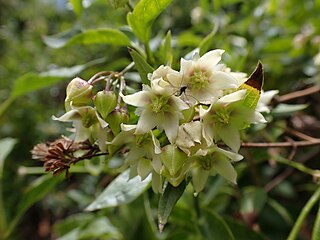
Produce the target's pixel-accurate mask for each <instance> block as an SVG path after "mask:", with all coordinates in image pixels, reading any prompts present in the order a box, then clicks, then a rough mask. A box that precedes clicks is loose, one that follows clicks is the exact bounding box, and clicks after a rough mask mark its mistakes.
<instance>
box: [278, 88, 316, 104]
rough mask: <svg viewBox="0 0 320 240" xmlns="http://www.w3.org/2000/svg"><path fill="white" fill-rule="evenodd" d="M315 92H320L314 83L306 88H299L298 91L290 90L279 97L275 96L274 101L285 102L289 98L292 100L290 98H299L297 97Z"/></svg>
mask: <svg viewBox="0 0 320 240" xmlns="http://www.w3.org/2000/svg"><path fill="white" fill-rule="evenodd" d="M317 92H320V86H318V85H314V86H312V87H309V88H307V89H303V90H300V91H295V92H292V93H288V94H285V95H282V96H279V97H277V98H276V101H277V102H278V103H280V102H287V101H289V100H292V99H295V98H299V97H304V96H308V95H311V94H314V93H317Z"/></svg>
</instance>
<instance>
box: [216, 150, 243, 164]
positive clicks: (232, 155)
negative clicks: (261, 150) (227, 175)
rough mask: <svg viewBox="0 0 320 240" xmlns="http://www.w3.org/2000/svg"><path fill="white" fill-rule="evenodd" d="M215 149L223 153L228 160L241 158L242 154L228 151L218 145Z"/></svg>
mask: <svg viewBox="0 0 320 240" xmlns="http://www.w3.org/2000/svg"><path fill="white" fill-rule="evenodd" d="M216 151H217V152H220V153H222V154H224V155H225V156H226V157H227V158H229V159H230V160H232V161H235V162H237V161H240V160H242V159H243V156H242V155H240V154H238V153H235V152H230V151H227V150H224V149H222V148H219V147H216Z"/></svg>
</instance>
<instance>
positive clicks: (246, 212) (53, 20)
mask: <svg viewBox="0 0 320 240" xmlns="http://www.w3.org/2000/svg"><path fill="white" fill-rule="evenodd" d="M81 2H82V4H80V3H81ZM122 2H123V3H124V4H123V3H122ZM137 2H138V1H131V3H130V5H131V6H136V4H137ZM145 2H148V1H145ZM149 2H150V4H151V2H152V1H149ZM159 2H161V3H163V9H164V11H163V12H162V13H161V15H160V16H159V17H158V18H157V19H156V21H155V22H154V23H153V25H152V27H149V24H150V23H151V22H150V21H151V20H152V18H153V17H156V16H151V17H150V19H151V20H150V19H145V22H146V26H145V27H146V28H145V29H146V31H144V32H139V31H134V34H133V33H132V32H131V31H130V29H129V28H128V26H127V14H128V12H130V11H131V10H130V9H129V6H128V5H127V4H126V1H120V0H119V1H116V0H111V1H105V0H103V1H102V0H91V1H90V0H87V1H77V0H74V1H69V2H66V1H63V0H56V1H46V0H29V1H19V0H13V1H7V2H3V1H2V2H1V3H0V24H1V28H0V76H1V81H0V102H1V103H2V104H1V105H0V136H1V139H2V140H1V141H0V163H1V164H0V184H1V188H0V190H1V191H0V192H1V193H0V194H2V197H0V201H2V202H0V208H1V209H0V212H2V213H4V214H1V215H2V216H1V219H0V226H1V227H0V235H1V236H4V235H5V234H6V233H8V231H9V232H11V233H10V239H24V236H28V238H29V239H50V238H52V239H55V238H57V237H61V238H62V239H136V238H138V237H139V239H202V238H204V239H213V238H214V239H285V238H286V237H287V236H288V234H289V233H290V231H291V230H292V228H293V225H294V223H295V222H296V219H297V218H298V216H299V214H300V212H301V211H302V209H304V207H305V206H306V203H307V201H308V200H309V199H310V197H311V196H312V195H313V194H314V196H315V197H317V196H318V195H319V193H318V192H319V190H318V192H317V191H316V187H317V184H315V182H314V179H313V176H312V175H315V174H316V172H314V171H311V169H319V162H318V159H319V147H317V146H316V147H308V148H298V149H294V148H293V149H290V148H288V149H285V148H277V149H274V148H269V149H268V148H263V149H260V148H259V149H253V148H248V149H243V150H242V152H241V153H242V154H243V155H244V156H245V160H244V161H242V162H240V163H238V164H237V165H236V169H237V172H238V174H239V178H238V186H230V185H229V184H228V183H226V182H225V181H224V180H223V179H222V178H220V177H212V178H211V179H210V182H209V183H208V184H207V187H206V189H205V191H204V192H203V193H201V194H200V195H199V197H198V198H196V200H195V198H194V197H193V194H192V189H189V188H187V189H186V192H185V193H184V195H183V197H182V198H181V199H180V200H179V201H178V203H177V206H176V208H175V209H174V210H173V213H172V215H171V216H170V218H169V224H168V226H167V227H166V229H165V231H164V233H163V234H159V233H158V231H157V226H156V222H155V219H156V215H157V212H156V208H157V204H158V197H159V196H157V195H154V194H152V192H149V191H147V192H145V193H144V194H143V195H141V196H140V197H139V198H137V199H136V200H134V201H133V202H131V203H129V204H127V205H121V206H117V207H112V208H107V209H103V210H101V211H97V212H83V210H84V209H85V208H86V207H87V206H88V205H89V204H90V203H92V202H93V200H94V199H95V198H96V197H97V196H98V195H99V194H100V193H101V192H102V191H103V190H104V188H105V187H106V186H107V185H108V183H109V182H110V181H111V180H112V179H113V178H114V174H115V173H114V172H113V171H110V169H109V166H108V167H104V166H102V167H101V166H99V165H98V164H95V162H92V163H89V162H85V163H83V164H82V165H79V166H78V165H77V166H76V167H75V168H74V169H73V172H74V173H73V174H72V176H71V178H70V179H64V178H63V176H60V177H56V178H52V177H51V176H50V175H44V176H41V175H39V174H42V173H43V170H42V168H41V167H40V166H41V164H40V163H38V162H35V161H33V160H31V156H30V150H31V149H32V147H33V146H34V145H35V144H37V143H38V142H40V141H43V140H52V139H55V138H56V137H58V136H60V135H61V133H65V134H66V132H65V126H64V125H63V124H60V123H57V122H53V121H52V120H51V118H50V117H51V115H61V114H62V112H63V101H64V98H65V87H66V84H67V83H68V82H69V81H70V79H71V78H72V77H74V76H76V75H78V76H81V77H82V78H83V79H88V78H89V77H90V76H92V75H93V74H94V73H96V72H98V71H102V70H114V71H121V70H122V69H123V68H124V67H125V66H127V65H128V64H129V63H130V62H131V61H132V59H131V56H130V54H129V52H128V50H127V48H126V46H128V45H131V47H136V48H138V49H142V47H143V45H141V44H140V45H139V42H138V40H137V38H136V37H135V36H137V37H138V38H140V40H141V41H142V42H144V43H146V44H147V45H149V49H148V47H147V48H146V55H147V60H148V62H149V63H150V64H151V65H152V66H153V67H157V66H158V65H160V64H166V63H167V61H172V65H173V67H176V66H178V64H179V62H178V59H180V57H181V56H185V55H187V54H188V53H190V52H191V51H192V50H194V49H195V48H200V52H201V53H204V52H206V51H207V50H209V49H215V48H222V49H225V50H226V54H225V55H224V62H225V63H226V64H227V65H228V66H230V67H231V68H232V69H233V70H234V71H242V72H248V73H249V72H252V70H253V68H254V66H255V65H256V62H257V61H258V60H259V59H260V60H261V61H262V63H263V65H264V69H265V84H264V89H265V90H269V89H279V90H280V95H283V94H285V93H289V92H293V91H296V90H300V89H304V88H307V87H309V86H312V85H317V84H318V85H319V75H318V74H319V66H318V67H317V66H316V65H315V64H314V56H315V55H316V54H317V53H318V52H319V50H320V49H319V45H320V29H319V28H320V25H319V24H318V23H319V20H320V19H319V11H320V3H319V1H312V0H306V1H298V0H290V1H289V0H287V1H286V0H283V1H275V0H265V1H238V0H228V1H210V0H201V1H189V2H188V4H185V1H184V0H175V1H172V2H171V1H159ZM170 2H171V3H170ZM167 5H168V7H166V6H167ZM72 8H74V9H72ZM159 13H160V12H159ZM138 16H139V14H138ZM128 20H129V22H130V24H131V26H134V24H139V21H138V23H135V18H134V15H130V16H129V17H128ZM149 20H150V21H149ZM97 29H100V30H99V31H97ZM101 29H104V30H101ZM110 29H112V30H110ZM115 29H116V30H115ZM169 30H170V34H168V31H169ZM114 31H116V32H114ZM148 31H150V33H149V35H148ZM149 36H150V42H149V41H148V38H149ZM170 38H171V43H172V52H171V51H170V49H171V47H170V46H168V44H166V43H168V42H169V39H170ZM119 39H121V41H119ZM40 73H41V74H40ZM137 76H138V75H137V74H134V73H131V74H130V75H129V74H128V76H127V77H128V78H129V79H131V85H132V86H133V87H135V86H137V83H136V82H135V81H137V79H138V77H137ZM319 100H320V96H319V92H318V93H317V94H314V95H310V96H307V97H302V98H298V99H294V100H292V101H291V102H289V103H291V104H305V103H306V104H308V107H307V108H306V109H305V110H303V111H302V108H303V107H305V106H303V105H294V106H292V105H290V106H287V105H285V106H282V108H280V106H279V105H278V108H275V109H274V110H273V112H272V113H271V115H270V116H269V118H270V119H269V120H272V123H271V124H269V125H268V126H267V127H265V128H260V129H258V128H252V129H250V132H249V134H248V135H246V136H244V139H245V140H246V141H250V142H260V141H268V142H279V141H286V140H287V139H286V136H287V135H288V128H290V129H291V128H293V129H295V130H298V131H301V132H303V133H305V134H308V135H311V136H312V137H320V136H319V135H320V123H319V120H318V119H319V115H320V112H319V108H318V107H317V106H318V103H319ZM275 103H276V102H275ZM279 108H280V109H279ZM293 110H299V111H293ZM291 137H292V136H291ZM292 138H293V139H295V137H292ZM294 151H295V152H294ZM293 152H294V157H293V160H292V161H297V162H298V165H292V166H288V165H290V164H291V162H290V161H289V160H290V154H291V155H293V154H292V153H293ZM288 158H289V160H288ZM4 160H5V161H4ZM36 166H39V167H36ZM303 167H305V168H306V169H305V168H303ZM279 176H286V177H285V178H283V179H280V181H279V182H276V180H275V179H279ZM273 184H274V185H273ZM317 194H318V195H317ZM318 199H319V197H318ZM318 206H319V201H318V203H317V204H315V207H314V208H311V212H310V213H309V214H308V215H307V217H306V219H305V221H303V225H302V228H301V229H300V230H299V232H300V233H299V239H309V238H310V237H311V234H312V230H313V229H312V228H313V224H314V222H315V221H316V220H315V219H316V214H317V207H318ZM318 219H319V216H318ZM31 220H32V221H31ZM319 221H320V220H318V222H319ZM8 229H9V230H8ZM214 229H220V230H219V231H213V230H214ZM5 231H7V232H5ZM314 231H315V230H314ZM318 231H319V230H318ZM220 234H221V235H220ZM314 235H315V234H314ZM221 236H223V237H221ZM248 236H250V238H249V237H248ZM318 236H319V235H318ZM318 238H319V237H318ZM318 238H316V237H315V238H314V239H318Z"/></svg>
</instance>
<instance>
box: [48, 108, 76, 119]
mask: <svg viewBox="0 0 320 240" xmlns="http://www.w3.org/2000/svg"><path fill="white" fill-rule="evenodd" d="M51 118H52V119H53V120H56V121H60V122H72V121H75V120H81V115H80V114H79V111H78V110H76V109H74V110H70V111H68V112H66V113H65V114H63V115H62V116H61V117H58V118H57V117H56V116H52V117H51Z"/></svg>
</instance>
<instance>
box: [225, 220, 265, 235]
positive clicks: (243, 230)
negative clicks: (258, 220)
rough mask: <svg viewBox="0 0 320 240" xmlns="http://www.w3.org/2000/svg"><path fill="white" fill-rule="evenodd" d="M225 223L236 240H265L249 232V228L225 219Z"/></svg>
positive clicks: (253, 232) (255, 233)
mask: <svg viewBox="0 0 320 240" xmlns="http://www.w3.org/2000/svg"><path fill="white" fill-rule="evenodd" d="M225 221H226V223H227V224H228V226H229V228H230V230H231V231H232V233H233V235H234V236H236V237H237V238H236V239H237V240H248V239H250V240H266V239H267V238H266V237H264V236H263V235H261V234H260V233H257V232H255V231H253V230H251V229H250V228H249V227H247V226H245V225H243V224H241V223H240V222H238V221H236V220H234V219H231V218H227V219H225Z"/></svg>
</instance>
